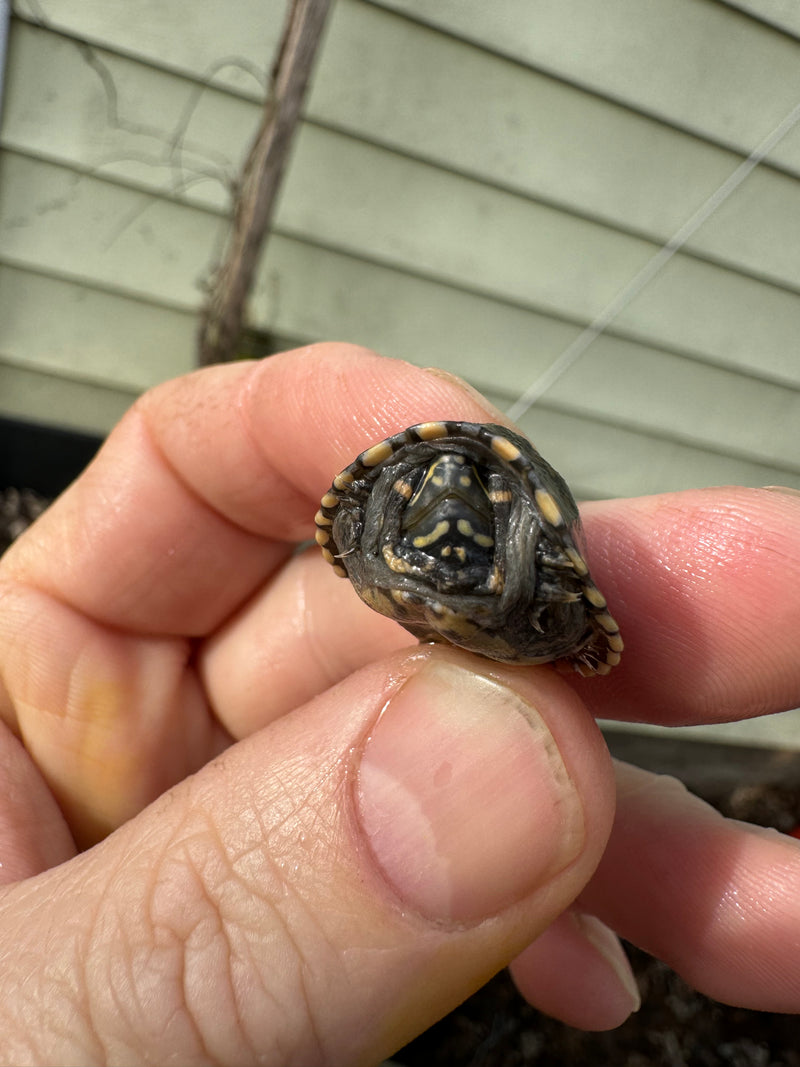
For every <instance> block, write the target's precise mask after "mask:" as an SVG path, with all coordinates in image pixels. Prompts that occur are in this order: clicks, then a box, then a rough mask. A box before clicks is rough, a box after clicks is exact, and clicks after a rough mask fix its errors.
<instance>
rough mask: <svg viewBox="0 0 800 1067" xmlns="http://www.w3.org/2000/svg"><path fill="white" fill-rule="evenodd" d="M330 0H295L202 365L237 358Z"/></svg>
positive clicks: (216, 285) (212, 299)
mask: <svg viewBox="0 0 800 1067" xmlns="http://www.w3.org/2000/svg"><path fill="white" fill-rule="evenodd" d="M329 7H330V0H292V3H291V9H290V11H289V14H288V18H287V22H286V27H285V29H284V34H283V39H282V41H281V45H280V48H279V50H278V56H277V59H276V61H275V65H274V68H273V71H272V79H271V83H270V92H269V95H268V98H267V102H266V104H265V107H264V113H263V115H262V119H261V124H260V126H259V130H258V133H257V134H256V137H255V140H254V142H253V146H252V148H251V149H250V154H249V156H248V158H247V161H246V163H245V165H244V169H243V172H242V178H241V183H240V186H239V190H238V195H237V197H236V203H235V205H234V214H233V224H232V228H231V234H230V238H229V240H228V245H227V248H226V250H225V254H224V257H223V261H222V263H221V265H220V267H219V269H218V270H217V271H216V274H215V276H214V279H213V282H212V285H211V290H210V292H209V295H208V299H207V300H206V303H205V306H204V308H203V312H202V316H201V323H200V336H199V345H198V348H199V350H198V363H199V364H200V365H201V366H204V365H207V364H209V363H219V362H224V361H227V360H230V359H233V358H234V357H235V354H236V343H237V341H238V339H239V335H240V333H241V330H242V325H243V320H244V311H245V305H246V303H247V298H248V296H249V294H250V291H251V288H252V284H253V276H254V274H255V270H256V267H257V265H258V262H259V259H260V257H261V251H262V248H263V244H264V239H265V237H266V234H267V230H268V228H269V224H270V220H271V218H272V214H273V211H274V206H275V198H276V195H277V192H278V189H279V187H280V183H281V179H282V177H283V172H284V169H285V166H286V160H287V156H288V153H289V148H290V146H291V142H292V136H293V134H294V131H295V128H296V125H297V120H298V117H299V114H300V108H301V105H302V102H303V99H304V97H305V92H306V88H307V86H308V79H309V76H310V74H311V68H312V66H313V62H314V58H315V56H316V52H317V46H318V44H319V40H320V37H321V35H322V30H323V28H324V25H325V19H326V17H327V14H328V9H329Z"/></svg>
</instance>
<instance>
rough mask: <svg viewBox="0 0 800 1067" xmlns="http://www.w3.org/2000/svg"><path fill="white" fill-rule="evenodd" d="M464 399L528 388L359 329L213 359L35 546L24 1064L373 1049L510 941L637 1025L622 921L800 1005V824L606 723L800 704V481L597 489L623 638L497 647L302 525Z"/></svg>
mask: <svg viewBox="0 0 800 1067" xmlns="http://www.w3.org/2000/svg"><path fill="white" fill-rule="evenodd" d="M438 418H452V419H465V420H471V421H487V420H489V421H492V420H493V421H497V418H498V415H497V413H496V412H494V411H492V410H491V408H490V407H489V406H488V405H487V404H486V403H485V402H484V401H482V400H481V398H479V397H478V396H477V395H476V394H474V393H472V391H470V390H468V389H467V388H465V387H464V386H463V385H461V384H460V383H458V382H457V381H455V380H454V379H451V378H449V377H447V376H443V375H440V374H432V373H429V372H424V371H420V370H418V369H416V368H414V367H411V366H409V365H406V364H402V363H397V362H393V361H389V360H383V359H380V358H379V357H377V356H374V355H373V354H371V353H369V352H365V351H363V350H359V349H354V348H350V347H347V346H343V345H327V346H318V347H315V348H313V349H307V350H303V351H299V352H296V353H287V354H285V355H283V356H279V357H272V358H271V359H269V360H267V361H265V362H263V363H261V364H236V365H231V366H227V367H222V368H209V369H207V370H204V371H201V372H198V373H197V374H195V375H191V376H188V377H185V378H182V379H178V380H176V381H173V382H168V383H166V384H165V385H163V386H160V387H159V388H157V389H155V390H153V391H151V392H150V393H148V394H147V395H145V396H144V397H143V398H142V399H141V400H140V402H139V403H137V404H136V405H135V406H134V408H133V409H132V411H131V412H130V413H129V414H128V415H127V416H126V418H125V419H124V420H123V421H122V423H121V424H120V426H119V427H118V428H117V429H116V430H115V431H114V433H113V434H112V435H111V437H110V439H109V441H108V442H107V444H106V445H105V447H104V448H103V450H102V451H101V453H100V455H99V456H98V458H97V459H96V460H95V462H94V463H93V464H92V465H91V466H90V467H89V469H88V470H87V471H86V472H85V473H84V475H83V476H82V477H81V478H80V479H79V480H78V482H76V483H75V484H74V485H73V486H72V487H71V488H70V489H69V490H68V491H67V492H66V493H65V494H64V495H63V496H62V498H61V499H60V500H59V501H58V502H57V503H56V504H55V505H54V506H53V507H52V508H51V509H50V510H49V511H48V512H47V513H46V514H45V515H44V516H43V517H42V518H41V519H40V520H39V521H38V522H37V523H36V524H35V525H34V527H32V528H31V530H29V531H28V532H27V533H26V534H25V535H24V536H23V537H22V538H21V539H20V540H19V541H18V542H16V543H15V545H14V546H13V547H12V549H11V550H9V552H8V553H7V554H6V556H5V557H4V558H3V560H2V563H0V710H2V723H1V724H0V726H2V730H1V731H0V761H2V767H3V771H4V782H5V788H4V790H3V791H2V796H1V797H0V849H1V850H2V854H0V863H2V867H0V876H1V877H2V880H3V882H4V883H6V884H5V888H4V889H3V890H2V893H0V955H1V957H2V960H3V967H2V969H0V1059H2V1060H3V1062H9V1063H45V1062H46V1063H58V1062H81V1063H90V1062H91V1063H105V1062H110V1063H131V1062H135V1063H144V1062H149V1063H162V1062H167V1061H173V1062H180V1063H186V1064H189V1063H192V1064H194V1063H197V1064H199V1063H221V1064H229V1063H234V1062H235V1063H240V1064H244V1063H256V1062H258V1063H262V1064H265V1063H266V1064H275V1065H278V1064H300V1065H304V1067H308V1065H311V1064H317V1063H319V1064H343V1065H345V1064H346V1065H348V1067H350V1065H353V1064H359V1063H363V1064H369V1063H374V1062H377V1061H379V1060H380V1058H381V1057H383V1056H385V1055H389V1054H391V1052H392V1051H394V1050H395V1049H396V1048H397V1047H399V1046H400V1045H401V1044H402V1043H403V1042H405V1041H407V1040H408V1039H410V1038H411V1037H413V1036H414V1035H415V1034H416V1033H418V1032H420V1031H421V1030H422V1029H424V1028H425V1027H426V1026H427V1025H428V1024H429V1023H430V1022H432V1021H433V1020H434V1019H435V1018H436V1017H438V1016H439V1015H441V1014H442V1013H444V1012H445V1011H447V1010H448V1009H449V1008H450V1007H452V1006H454V1005H455V1004H456V1003H458V1002H459V1001H460V1000H461V999H463V998H464V997H465V996H466V995H467V994H468V993H469V992H471V991H472V990H473V989H475V988H477V987H478V986H479V985H480V984H481V983H482V982H483V981H484V980H485V978H486V977H488V975H490V974H491V973H493V972H494V971H496V970H497V969H499V968H500V967H502V966H503V965H505V964H506V963H508V962H509V961H512V960H513V961H514V962H513V964H512V970H513V973H514V975H515V978H516V980H517V982H518V985H519V986H520V989H521V990H522V991H523V993H524V995H526V996H527V997H528V998H529V999H530V1000H531V1001H532V1002H534V1003H536V1004H538V1005H539V1006H541V1007H542V1008H543V1009H544V1010H546V1011H548V1012H550V1013H552V1014H555V1015H557V1016H560V1017H561V1018H563V1019H565V1020H567V1021H569V1022H570V1023H572V1024H573V1025H576V1026H584V1027H588V1028H597V1029H602V1028H607V1027H612V1026H615V1025H617V1024H618V1023H619V1022H621V1021H622V1020H623V1019H624V1018H625V1017H626V1016H627V1014H628V1013H629V1012H630V1011H631V1010H633V1009H634V1008H635V1006H636V1003H635V993H634V992H633V991H632V988H631V979H630V973H629V971H628V969H627V967H626V964H625V961H624V959H623V958H622V956H621V955H620V951H619V947H618V945H617V942H616V940H615V938H614V935H613V933H612V931H616V932H618V933H619V934H621V935H623V936H625V937H627V938H630V939H631V940H632V941H634V942H635V943H637V944H639V945H641V946H643V947H644V948H646V949H648V950H650V951H651V952H654V953H655V954H657V955H659V956H660V957H661V958H663V959H665V960H667V961H668V962H669V963H670V964H671V965H672V966H674V967H676V968H677V969H678V971H680V972H681V973H682V974H683V975H684V976H685V977H686V978H687V979H688V980H689V981H690V982H692V983H693V984H694V985H696V986H697V987H698V988H699V989H701V990H703V991H705V992H707V993H709V994H710V995H712V996H714V997H717V998H719V999H721V1000H724V1001H727V1002H731V1003H735V1004H741V1005H748V1006H751V1007H755V1008H763V1009H769V1010H777V1011H786V1012H797V1011H800V952H799V951H798V947H799V946H798V936H799V935H798V930H800V847H799V846H798V843H797V842H796V841H793V840H792V839H789V838H783V837H781V836H780V835H778V834H776V833H764V832H753V831H752V830H750V829H748V828H747V827H745V826H742V825H740V824H737V823H735V822H731V821H729V820H725V819H723V818H722V817H721V816H719V815H717V814H716V813H714V812H713V811H711V810H710V809H709V808H708V807H707V806H706V805H704V804H703V803H701V802H700V801H698V800H697V799H695V798H693V797H691V796H689V795H688V794H687V793H686V792H685V791H684V790H683V789H682V788H681V787H680V786H678V785H677V784H676V783H674V782H672V781H670V780H663V779H659V778H657V777H656V776H653V775H650V774H646V773H644V772H640V771H636V770H634V769H632V768H627V767H624V766H619V767H616V768H614V769H613V770H612V767H611V764H610V762H609V760H608V757H607V753H606V751H605V747H604V745H603V743H602V738H601V737H600V735H599V733H598V732H597V730H596V728H595V727H594V724H593V721H592V716H593V715H597V716H603V717H607V718H618V719H627V720H645V721H651V722H660V723H667V724H678V723H699V722H714V721H721V720H726V719H739V718H744V717H748V716H755V715H762V714H765V713H767V712H770V711H775V710H780V709H784V708H788V707H792V706H796V705H798V704H800V655H798V652H800V599H799V598H798V596H797V588H798V578H799V577H800V498H798V497H797V496H793V495H791V494H789V493H785V494H784V493H779V492H774V491H763V490H749V489H747V490H746V489H737V488H731V489H713V490H702V491H694V492H688V493H681V494H670V495H665V496H660V497H652V498H645V499H640V500H628V501H614V502H606V503H594V504H592V505H590V506H587V507H585V508H583V509H582V518H583V522H584V525H585V530H586V538H587V543H588V546H589V547H588V556H589V562H590V565H591V569H592V573H593V576H594V578H595V580H596V581H597V584H598V585H599V587H600V588H601V589H602V590H603V592H604V593H605V595H606V597H607V599H608V601H609V604H610V605H611V608H612V610H613V612H614V615H615V617H616V619H617V621H618V622H619V624H620V628H621V631H622V633H623V635H624V638H625V642H626V651H625V654H624V656H623V661H622V664H621V666H620V667H619V668H617V669H615V670H614V671H613V672H612V674H611V675H610V676H609V677H608V678H604V679H586V680H583V679H580V678H578V677H575V678H570V679H564V678H561V677H559V676H557V675H556V674H555V672H553V671H552V670H551V669H550V668H547V667H533V668H507V667H502V666H500V665H492V666H491V668H487V666H486V661H480V660H478V659H476V657H473V656H470V655H468V654H466V653H463V652H458V651H447V650H440V649H431V648H427V647H426V648H422V649H418V648H416V647H414V646H411V645H410V644H409V635H408V634H406V633H404V632H403V631H402V630H400V628H399V627H397V626H396V625H395V624H393V623H392V622H390V621H389V620H387V619H383V618H380V617H378V616H376V615H374V614H373V613H372V612H370V611H369V609H368V608H366V607H365V606H364V605H363V604H362V603H361V602H360V601H359V600H358V599H357V597H356V596H355V594H354V593H353V591H352V589H351V588H350V586H349V583H347V582H343V581H340V580H338V579H337V578H336V577H335V576H334V575H333V574H332V572H331V569H330V568H329V567H328V566H327V565H326V564H325V563H324V561H323V560H322V559H321V557H320V556H319V554H318V553H317V552H307V553H301V554H295V553H294V551H293V545H294V544H295V543H296V542H298V541H301V540H303V539H306V538H308V537H310V536H311V535H312V532H313V515H314V513H315V511H316V508H317V505H318V501H319V498H320V496H321V494H322V493H323V492H324V491H325V489H326V488H327V486H328V485H329V483H330V478H331V474H332V473H333V472H335V471H337V470H340V469H341V468H342V467H343V466H344V465H345V464H346V463H348V462H349V461H350V459H351V458H352V457H353V456H354V455H356V454H357V453H358V452H359V451H360V450H361V449H362V448H363V447H365V445H366V444H369V443H370V442H374V441H377V440H381V439H382V438H384V437H386V436H388V435H389V434H391V433H393V432H396V431H397V430H399V429H401V428H403V427H404V426H407V425H410V424H412V423H416V422H421V421H425V420H429V419H438ZM451 685H452V687H453V696H452V699H450V700H449V699H448V693H449V692H450V690H449V688H448V687H449V686H451ZM476 694H477V696H476ZM450 705H452V707H451V706H450ZM462 705H463V707H464V708H465V709H467V710H465V711H464V714H463V715H462V714H461V711H462ZM386 709H388V710H386ZM393 709H394V710H393ZM520 709H521V710H520ZM518 712H519V714H518ZM401 713H402V714H401ZM522 722H525V723H528V722H530V730H528V727H527V726H526V727H525V728H524V729H522V727H521V726H520V723H522ZM403 724H407V725H408V729H407V730H406V731H405V732H404V730H403ZM520 731H522V732H520ZM529 734H530V738H531V739H532V740H531V741H530V745H529ZM534 738H535V739H536V740H533V739H534ZM381 739H383V740H381ZM493 746H494V747H493ZM429 757H430V759H431V760H432V761H433V762H431V763H430V766H428V765H427V764H426V760H428V758H429ZM403 760H405V761H406V763H405V764H403ZM398 767H400V768H401V772H397V768H398ZM405 767H407V777H405V775H406V770H405V769H403V768H405ZM548 768H558V769H557V770H554V771H553V774H552V775H550V773H549V770H548ZM390 772H391V773H390ZM397 773H402V775H403V776H404V777H403V778H402V782H403V789H404V790H406V791H407V792H409V795H412V794H413V795H414V796H417V797H422V801H421V802H420V804H419V805H417V807H415V805H414V804H411V803H401V802H400V801H402V800H403V798H404V797H405V793H402V791H401V794H402V795H400V794H398V792H397V790H396V789H395V788H394V783H395V779H394V778H393V777H392V775H395V774H397ZM615 775H616V788H615V783H614V776H615ZM397 780H398V781H399V779H397ZM387 781H388V782H389V783H390V785H389V786H388V787H387ZM414 791H416V792H414ZM398 796H400V800H398ZM615 803H616V815H615V814H614V808H615ZM428 804H430V805H432V806H430V807H426V805H428ZM436 804H439V805H440V807H439V808H436V807H435V805H436ZM530 812H533V813H535V814H536V820H535V822H531V824H530V825H531V827H533V826H535V827H536V828H537V829H536V832H535V833H534V832H529V831H528V830H527V829H526V827H527V826H528V823H526V819H528V818H529V813H530ZM503 813H504V814H503ZM501 814H502V815H503V817H502V818H501V817H500V816H501ZM511 814H513V817H510V816H511ZM523 831H525V832H523ZM426 833H428V836H430V833H433V834H434V839H435V841H436V843H437V848H434V849H433V850H432V851H430V852H426V841H427V840H428V838H427V837H426ZM515 835H516V836H515ZM448 849H449V851H448ZM487 855H490V856H491V864H490V865H488V866H487V860H486V856H487ZM442 856H445V858H446V859H447V863H445V864H444V865H442V864H441V863H439V860H440V859H441V857H442ZM448 857H449V858H448ZM495 875H496V876H495ZM443 887H444V890H443ZM445 890H446V891H445Z"/></svg>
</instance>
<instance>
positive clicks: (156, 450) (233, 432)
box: [4, 344, 487, 636]
mask: <svg viewBox="0 0 800 1067" xmlns="http://www.w3.org/2000/svg"><path fill="white" fill-rule="evenodd" d="M365 397H366V398H367V402H366V403H365ZM486 416H487V409H486V408H484V407H482V406H481V405H480V403H479V402H478V401H477V400H476V399H473V398H471V397H470V395H469V393H468V392H467V391H466V390H465V389H463V388H460V387H459V386H458V385H457V384H456V382H455V381H453V380H447V379H446V378H444V377H439V376H437V375H433V374H430V373H429V372H426V371H423V370H420V369H419V368H417V367H414V366H412V365H411V364H407V363H401V362H398V361H395V360H387V359H382V358H380V357H379V356H376V355H375V354H374V353H372V352H368V351H366V350H364V349H358V348H354V347H353V346H350V345H337V344H328V345H315V346H311V347H309V348H307V349H303V350H298V351H294V352H287V353H283V354H282V355H278V356H271V357H269V358H268V359H266V360H264V361H262V362H260V363H237V364H230V365H226V366H220V367H212V368H208V369H205V370H202V371H199V372H197V373H195V374H193V375H188V376H186V377H183V378H178V379H175V380H173V381H169V382H166V383H165V384H164V385H162V386H159V387H157V388H156V389H154V390H151V391H150V392H149V393H146V394H145V395H144V396H143V397H142V398H141V399H140V400H139V401H138V402H137V403H136V404H135V405H134V407H133V408H132V409H131V411H130V412H129V413H128V414H127V415H126V417H125V418H124V419H123V420H122V422H121V423H120V424H119V426H117V428H116V429H115V430H114V431H113V433H112V434H111V436H110V437H109V439H108V441H107V442H106V444H105V445H104V447H103V448H102V449H101V451H100V453H99V454H98V456H97V457H96V458H95V460H94V461H93V462H92V463H91V464H90V466H89V467H88V468H87V470H86V471H85V472H84V474H83V475H82V476H81V478H79V479H78V481H77V482H76V483H75V484H74V485H73V486H71V487H70V489H69V490H67V492H66V493H65V494H64V495H63V496H62V497H61V498H60V499H59V500H58V501H57V502H56V504H55V505H53V507H52V508H51V509H50V510H49V511H48V512H46V513H45V515H44V516H43V517H42V518H41V519H40V521H39V523H38V524H37V525H36V527H34V529H32V530H31V531H29V533H28V535H27V536H26V537H25V538H24V539H22V540H21V541H20V542H18V543H17V544H16V545H15V546H13V548H12V550H10V551H9V553H8V554H7V555H6V557H5V558H4V570H5V571H6V573H9V574H10V575H11V576H12V577H14V578H16V580H17V581H19V582H21V583H23V584H25V585H31V586H34V587H35V588H37V589H39V590H41V591H42V592H45V593H47V594H49V595H51V596H53V597H55V598H56V599H58V600H60V601H62V602H65V603H68V604H69V605H71V606H72V607H75V608H77V609H78V610H79V611H81V612H82V613H83V614H85V615H88V616H89V617H90V618H92V619H93V620H95V621H97V622H101V623H104V624H107V625H110V626H114V627H118V628H120V629H123V630H128V631H133V632H138V633H147V634H163V635H170V634H182V635H187V636H201V635H204V634H208V633H210V632H212V631H213V630H214V629H215V628H216V627H217V626H218V625H219V624H220V623H221V622H222V621H223V620H224V619H226V618H227V617H228V616H229V615H230V614H231V612H232V611H233V610H234V609H235V608H236V607H237V606H238V605H240V604H241V603H242V602H244V601H245V600H246V599H247V598H248V597H249V596H250V595H251V594H252V593H253V592H254V591H255V590H256V589H258V588H259V587H260V586H261V585H262V584H263V582H264V581H266V580H267V579H268V578H269V576H270V575H271V574H272V573H273V572H274V571H275V569H276V568H277V567H278V566H279V565H280V564H281V563H282V562H283V561H284V560H285V559H286V558H287V556H288V555H289V554H290V553H291V551H292V548H293V545H294V544H295V543H297V542H298V541H302V540H303V539H305V538H308V537H310V536H312V534H313V515H314V513H315V511H316V510H317V507H318V505H319V499H320V496H321V495H322V493H323V492H324V490H325V489H326V488H327V487H328V485H329V484H330V480H331V472H335V471H337V470H339V469H340V467H342V466H343V465H344V464H345V463H346V462H349V460H350V459H351V458H352V455H353V454H354V453H356V452H358V451H360V450H361V449H362V448H363V447H364V443H365V441H366V442H369V441H370V440H373V439H374V440H379V439H381V438H383V437H385V436H386V435H387V433H392V432H395V431H397V430H400V429H403V428H404V427H405V426H407V425H409V424H410V423H413V422H421V421H424V420H425V419H426V418H427V419H434V418H436V419H441V418H451V417H452V418H457V419H476V420H485V419H486Z"/></svg>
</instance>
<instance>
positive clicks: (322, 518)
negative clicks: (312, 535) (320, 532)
mask: <svg viewBox="0 0 800 1067" xmlns="http://www.w3.org/2000/svg"><path fill="white" fill-rule="evenodd" d="M314 522H315V523H316V524H317V526H332V525H333V519H329V518H328V516H327V515H325V514H323V512H321V511H318V512H317V514H316V515H315V516H314Z"/></svg>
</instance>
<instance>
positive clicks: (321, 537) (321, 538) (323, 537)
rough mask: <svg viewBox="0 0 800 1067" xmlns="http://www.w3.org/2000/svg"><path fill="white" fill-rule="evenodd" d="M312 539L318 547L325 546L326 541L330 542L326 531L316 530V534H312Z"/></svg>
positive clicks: (329, 536)
mask: <svg viewBox="0 0 800 1067" xmlns="http://www.w3.org/2000/svg"><path fill="white" fill-rule="evenodd" d="M314 539H315V540H316V542H317V544H318V545H320V546H322V545H327V543H328V541H330V539H331V535H330V534H329V533H328V531H327V530H317V532H316V533H315V534H314Z"/></svg>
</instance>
